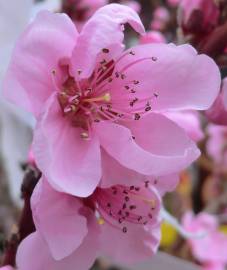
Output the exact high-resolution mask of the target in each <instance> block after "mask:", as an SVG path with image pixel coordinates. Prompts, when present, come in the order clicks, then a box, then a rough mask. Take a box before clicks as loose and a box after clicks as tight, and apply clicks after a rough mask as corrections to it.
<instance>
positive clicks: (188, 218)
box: [183, 213, 227, 270]
mask: <svg viewBox="0 0 227 270" xmlns="http://www.w3.org/2000/svg"><path fill="white" fill-rule="evenodd" d="M183 226H184V227H185V229H186V230H188V231H190V232H193V233H201V237H200V238H195V239H193V238H192V239H189V240H188V241H189V244H190V246H191V250H192V253H193V255H194V257H195V258H196V259H197V260H198V261H199V262H201V263H202V265H203V266H204V269H210V270H211V269H212V270H215V269H223V270H224V268H225V267H224V266H225V264H227V256H226V247H227V236H226V235H225V234H223V233H221V232H219V231H218V221H217V219H216V218H215V217H214V216H212V215H210V214H206V213H200V214H199V215H197V216H193V214H192V213H186V214H185V216H184V217H183Z"/></svg>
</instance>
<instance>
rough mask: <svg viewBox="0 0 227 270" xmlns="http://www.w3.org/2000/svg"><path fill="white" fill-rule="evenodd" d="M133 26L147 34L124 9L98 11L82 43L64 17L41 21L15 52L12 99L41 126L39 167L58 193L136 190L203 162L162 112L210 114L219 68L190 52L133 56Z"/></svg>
mask: <svg viewBox="0 0 227 270" xmlns="http://www.w3.org/2000/svg"><path fill="white" fill-rule="evenodd" d="M126 22H128V23H129V24H131V26H132V27H133V28H134V29H135V30H136V31H138V32H139V33H143V32H144V28H143V25H142V23H141V21H140V19H139V17H138V15H137V14H136V13H135V12H134V11H133V10H131V9H130V8H128V7H126V6H123V5H118V4H111V5H107V6H105V7H103V8H101V9H99V10H98V11H97V12H96V13H95V15H94V16H93V17H92V18H91V19H90V20H89V21H88V22H87V23H86V25H85V26H84V27H83V29H82V31H81V33H80V34H79V33H78V32H77V30H76V28H75V25H74V24H73V22H72V21H71V20H70V19H69V18H68V17H67V16H66V15H65V14H52V13H50V12H41V13H40V14H39V15H38V16H37V18H36V19H35V20H34V21H33V22H32V23H31V25H30V26H29V27H28V28H27V30H26V31H25V32H24V33H23V35H22V36H21V37H20V39H19V40H18V42H17V44H16V47H15V50H14V53H13V56H12V60H11V63H10V66H9V70H8V73H7V76H6V79H5V83H4V92H5V95H6V96H7V97H8V99H9V100H11V101H12V102H14V103H15V104H18V105H19V106H21V107H23V108H24V109H26V110H27V111H29V112H32V113H33V114H34V116H35V117H36V119H37V126H36V128H35V132H34V141H33V152H34V158H35V161H36V164H37V166H38V167H39V169H40V170H41V171H42V173H43V174H44V175H45V176H46V177H47V179H48V181H49V183H50V184H51V185H52V186H53V187H54V188H55V189H57V190H58V191H62V192H67V193H69V194H72V195H76V196H81V197H86V196H88V195H90V194H92V192H93V191H94V190H95V188H96V187H97V186H98V185H99V184H100V180H101V177H102V185H104V186H105V187H108V185H109V186H110V185H113V183H111V181H114V184H123V185H124V184H125V181H126V180H125V179H127V181H128V184H129V185H130V181H131V178H134V179H135V178H136V179H137V178H138V177H137V176H138V174H141V175H145V176H149V175H151V176H155V177H158V176H164V175H167V174H175V173H177V172H179V171H180V170H182V169H184V168H185V167H187V166H188V165H189V164H190V163H191V162H192V161H194V160H195V159H196V158H197V157H198V155H199V150H198V149H197V147H196V146H195V144H194V143H193V142H192V141H191V140H190V139H189V138H188V137H187V136H186V135H185V133H184V131H182V129H181V128H180V127H178V126H177V125H176V124H175V123H173V122H172V121H171V120H169V119H168V118H166V117H165V116H164V115H162V114H161V112H163V111H166V110H175V111H177V110H183V109H199V110H202V109H207V108H208V107H209V106H211V104H212V103H213V101H214V99H215V98H216V96H217V94H218V91H219V89H220V74H219V71H218V68H217V66H216V64H215V63H214V62H213V60H212V59H210V58H209V57H207V56H205V55H198V54H197V53H196V51H195V50H194V49H193V48H192V47H191V46H189V45H182V46H175V45H173V44H169V45H167V44H148V45H139V46H136V47H134V48H132V49H128V50H126V51H124V47H123V44H122V41H123V38H124V35H123V24H125V23H126ZM164 78H165V79H164ZM113 164H114V165H113ZM113 166H115V167H116V168H118V169H117V170H113V169H112V168H113ZM111 174H112V175H113V176H112V177H109V175H111ZM125 175H127V178H125V177H123V176H125ZM109 179H111V181H110V180H109Z"/></svg>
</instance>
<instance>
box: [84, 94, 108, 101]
mask: <svg viewBox="0 0 227 270" xmlns="http://www.w3.org/2000/svg"><path fill="white" fill-rule="evenodd" d="M110 100H111V96H110V93H106V94H105V95H103V96H101V97H97V98H86V99H84V100H83V101H85V102H96V101H106V102H109V101H110Z"/></svg>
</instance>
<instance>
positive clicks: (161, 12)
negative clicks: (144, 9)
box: [150, 6, 170, 31]
mask: <svg viewBox="0 0 227 270" xmlns="http://www.w3.org/2000/svg"><path fill="white" fill-rule="evenodd" d="M169 19H170V14H169V10H168V9H167V8H165V7H163V6H159V7H157V8H156V9H155V10H154V13H153V19H152V21H151V26H150V27H151V29H152V30H157V31H159V30H160V31H161V30H163V29H164V28H165V26H166V24H167V22H168V21H169Z"/></svg>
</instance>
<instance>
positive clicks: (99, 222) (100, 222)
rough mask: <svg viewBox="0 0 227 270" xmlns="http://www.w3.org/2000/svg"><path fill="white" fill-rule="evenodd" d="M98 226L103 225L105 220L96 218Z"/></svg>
mask: <svg viewBox="0 0 227 270" xmlns="http://www.w3.org/2000/svg"><path fill="white" fill-rule="evenodd" d="M98 224H99V225H103V224H105V220H104V219H103V218H101V217H100V218H98Z"/></svg>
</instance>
